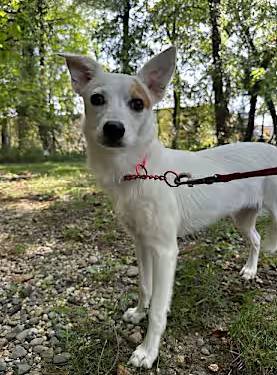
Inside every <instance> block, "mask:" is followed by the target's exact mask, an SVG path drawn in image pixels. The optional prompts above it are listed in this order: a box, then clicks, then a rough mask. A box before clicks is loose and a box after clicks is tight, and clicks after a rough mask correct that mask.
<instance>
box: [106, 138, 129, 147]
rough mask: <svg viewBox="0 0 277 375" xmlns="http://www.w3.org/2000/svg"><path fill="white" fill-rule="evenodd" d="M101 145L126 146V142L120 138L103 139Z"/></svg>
mask: <svg viewBox="0 0 277 375" xmlns="http://www.w3.org/2000/svg"><path fill="white" fill-rule="evenodd" d="M101 146H103V147H105V148H123V147H125V144H124V143H123V142H122V141H121V140H119V141H110V140H107V139H104V140H102V142H101Z"/></svg>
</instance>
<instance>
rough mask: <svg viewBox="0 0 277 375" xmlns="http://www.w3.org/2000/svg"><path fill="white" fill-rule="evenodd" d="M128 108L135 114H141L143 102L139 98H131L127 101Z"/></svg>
mask: <svg viewBox="0 0 277 375" xmlns="http://www.w3.org/2000/svg"><path fill="white" fill-rule="evenodd" d="M129 107H130V108H131V109H132V110H133V111H136V112H141V111H142V110H143V108H144V103H143V100H142V99H140V98H133V99H131V100H130V101H129Z"/></svg>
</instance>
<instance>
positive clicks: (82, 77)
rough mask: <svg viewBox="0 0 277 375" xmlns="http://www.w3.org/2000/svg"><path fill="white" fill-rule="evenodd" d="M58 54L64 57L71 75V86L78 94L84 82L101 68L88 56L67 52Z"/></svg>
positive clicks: (89, 79)
mask: <svg viewBox="0 0 277 375" xmlns="http://www.w3.org/2000/svg"><path fill="white" fill-rule="evenodd" d="M58 55H59V56H62V57H64V58H65V60H66V64H67V66H68V69H69V72H70V75H71V82H72V87H73V89H74V91H75V92H77V93H78V94H81V91H82V89H83V88H84V87H85V86H86V84H87V83H88V82H89V81H91V80H92V79H93V78H94V77H95V76H96V74H97V72H98V71H100V70H101V66H100V65H99V64H98V63H97V62H96V61H94V60H93V59H92V58H90V57H87V56H82V55H73V54H69V53H59V54H58Z"/></svg>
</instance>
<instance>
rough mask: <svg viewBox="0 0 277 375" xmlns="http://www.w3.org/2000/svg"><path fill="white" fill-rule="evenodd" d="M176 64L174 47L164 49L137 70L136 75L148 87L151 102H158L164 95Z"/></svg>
mask: <svg viewBox="0 0 277 375" xmlns="http://www.w3.org/2000/svg"><path fill="white" fill-rule="evenodd" d="M175 64H176V48H175V47H174V46H172V47H170V48H168V49H166V50H165V51H163V52H162V53H160V54H159V55H157V56H154V57H153V58H152V59H151V60H150V61H148V62H147V63H146V64H145V65H144V67H143V68H142V69H141V70H140V71H139V72H138V77H139V78H140V79H141V80H142V81H143V82H144V84H145V85H146V86H147V87H148V89H149V91H150V93H151V96H152V99H153V103H154V104H156V103H158V102H159V101H160V100H161V99H162V98H163V96H164V93H165V88H166V86H167V84H168V83H169V81H170V79H171V77H172V74H173V72H174V69H175Z"/></svg>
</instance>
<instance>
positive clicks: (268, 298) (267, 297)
mask: <svg viewBox="0 0 277 375" xmlns="http://www.w3.org/2000/svg"><path fill="white" fill-rule="evenodd" d="M264 299H265V300H266V302H273V300H274V295H273V294H267V295H266V296H265V298H264Z"/></svg>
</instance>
